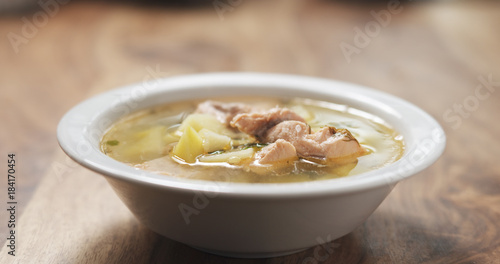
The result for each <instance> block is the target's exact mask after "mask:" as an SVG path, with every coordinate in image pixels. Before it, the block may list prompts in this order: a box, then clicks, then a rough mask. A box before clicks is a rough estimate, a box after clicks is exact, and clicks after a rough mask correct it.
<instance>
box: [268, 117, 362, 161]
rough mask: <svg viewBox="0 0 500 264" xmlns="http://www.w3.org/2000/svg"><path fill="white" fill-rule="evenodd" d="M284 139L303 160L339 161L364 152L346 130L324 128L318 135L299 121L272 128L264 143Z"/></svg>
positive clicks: (280, 124) (286, 122)
mask: <svg viewBox="0 0 500 264" xmlns="http://www.w3.org/2000/svg"><path fill="white" fill-rule="evenodd" d="M279 139H284V140H286V141H288V142H290V143H291V144H292V145H293V146H294V147H295V150H296V151H297V154H298V156H300V157H303V158H308V157H309V158H325V159H338V158H346V157H357V156H359V155H361V154H362V153H363V152H364V150H363V148H362V147H361V146H360V145H359V143H358V141H357V140H356V139H355V138H354V137H353V136H352V135H351V133H350V132H349V131H348V130H346V129H335V128H334V127H324V128H322V129H321V130H319V131H317V132H316V133H312V134H311V133H310V128H309V126H308V125H307V124H305V123H303V122H299V121H284V122H281V123H279V124H277V125H276V126H274V127H272V128H270V129H269V130H268V131H267V132H266V134H265V137H264V142H275V141H277V140H279Z"/></svg>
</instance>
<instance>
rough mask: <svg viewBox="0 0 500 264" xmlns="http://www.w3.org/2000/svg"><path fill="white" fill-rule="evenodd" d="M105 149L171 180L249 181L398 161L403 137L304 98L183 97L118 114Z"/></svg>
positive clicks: (348, 171)
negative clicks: (185, 98)
mask: <svg viewBox="0 0 500 264" xmlns="http://www.w3.org/2000/svg"><path fill="white" fill-rule="evenodd" d="M101 148H102V151H103V152H104V153H105V154H106V155H108V156H110V157H112V158H114V159H116V160H118V161H121V162H125V163H127V164H129V165H131V166H134V167H136V168H139V169H143V170H147V171H152V172H155V173H159V174H165V175H170V176H175V177H182V178H191V179H201V180H211V181H230V182H248V183H273V182H299V181H311V180H321V179H329V178H336V177H343V176H348V175H354V174H359V173H363V172H366V171H369V170H374V169H377V168H381V167H383V166H386V165H387V164H390V163H392V162H394V161H396V160H398V159H399V158H400V157H401V155H402V153H403V150H404V145H403V139H402V137H401V135H399V134H397V133H396V132H395V131H394V130H392V129H391V128H390V127H389V126H388V125H387V124H385V123H384V122H383V121H382V120H381V119H380V118H378V117H376V116H373V115H370V114H368V113H366V112H362V111H360V110H357V109H353V108H350V107H347V106H344V105H337V104H333V103H328V102H323V101H315V100H309V99H291V100H278V99H270V98H257V97H256V98H251V97H250V98H244V99H241V98H226V99H219V100H217V101H212V100H208V101H188V102H179V103H173V104H169V105H165V106H161V107H155V108H152V109H149V110H143V111H140V112H137V113H135V114H133V115H130V116H128V117H125V118H123V119H122V120H120V121H118V122H117V123H116V124H114V125H113V126H112V127H111V128H110V129H109V131H107V133H106V134H105V135H104V137H103V139H102V142H101Z"/></svg>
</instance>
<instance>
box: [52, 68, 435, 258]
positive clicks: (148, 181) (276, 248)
mask: <svg viewBox="0 0 500 264" xmlns="http://www.w3.org/2000/svg"><path fill="white" fill-rule="evenodd" d="M227 95H238V96H240V95H242V96H244V95H267V96H283V97H284V96H288V97H290V96H293V97H306V98H311V99H319V100H324V101H331V102H335V103H339V104H346V105H349V106H352V107H355V108H358V109H360V110H364V111H366V112H369V113H372V114H375V115H377V116H379V117H381V118H382V119H384V120H385V121H387V122H388V123H389V124H391V125H392V126H393V127H394V128H395V129H396V130H397V131H398V132H400V133H401V134H402V135H403V136H404V139H405V144H406V150H405V153H404V155H403V157H402V158H401V159H400V160H399V161H397V162H395V163H393V164H391V165H389V166H387V167H384V168H381V169H377V170H374V171H370V172H367V173H363V174H359V175H354V176H349V177H344V178H338V179H331V180H323V181H313V182H305V183H279V184H243V183H220V182H219V183H217V182H208V181H199V180H189V179H179V178H173V177H168V176H163V175H156V174H153V173H149V172H145V171H141V170H137V169H134V168H132V167H130V166H127V165H125V164H123V163H120V162H118V161H115V160H113V159H111V158H110V157H108V156H106V155H104V154H103V153H102V152H101V151H100V150H99V141H100V139H101V137H102V135H103V133H104V132H105V131H106V129H107V128H108V127H109V126H110V125H111V124H112V123H113V122H114V121H116V120H117V119H118V118H120V117H122V116H124V115H126V114H128V113H130V112H133V111H136V110H139V109H142V108H147V107H150V106H154V105H158V104H166V103H169V102H175V101H179V100H186V99H199V98H208V97H211V98H217V97H219V96H227ZM57 134H58V140H59V144H60V145H61V147H62V149H63V150H64V151H65V152H66V153H67V154H68V155H69V156H70V157H71V158H72V159H74V160H75V161H77V162H78V163H80V164H81V165H83V166H85V167H87V168H89V169H91V170H93V171H95V172H98V173H100V174H102V175H104V176H105V177H106V179H107V181H108V182H109V184H110V185H111V186H112V187H113V189H114V190H115V192H116V193H117V194H118V196H119V197H120V198H121V200H122V201H123V202H124V203H125V204H126V205H127V207H128V208H129V209H130V211H132V213H133V214H134V215H135V216H136V217H137V219H138V220H139V221H140V222H141V223H143V224H144V225H146V226H147V227H149V228H150V229H151V230H153V231H155V232H157V233H159V234H161V235H164V236H166V237H168V238H170V239H173V240H176V241H179V242H181V243H185V244H187V245H190V246H192V247H196V248H198V249H201V250H204V251H208V252H212V253H215V254H220V255H226V256H233V257H270V256H279V255H285V254H290V253H293V252H296V251H300V250H303V249H306V248H309V247H312V246H315V245H318V243H319V242H320V241H323V242H329V241H331V240H333V239H336V238H339V237H341V236H343V235H345V234H347V233H349V232H351V231H352V230H353V229H354V228H356V227H357V226H359V225H360V224H361V223H363V222H364V221H365V220H366V218H367V217H368V216H369V215H370V214H371V213H372V212H373V211H374V210H375V209H376V208H377V207H378V206H379V204H380V203H381V202H382V201H383V200H384V198H385V197H386V196H387V195H388V194H389V192H390V191H391V189H392V188H393V187H394V185H395V184H396V183H397V182H398V181H400V180H402V179H405V178H407V177H409V176H411V175H413V174H415V173H417V172H419V171H421V170H423V169H424V168H426V167H428V166H429V165H431V164H432V163H433V162H434V161H435V160H436V159H437V158H438V157H439V156H440V155H441V153H442V152H443V149H444V147H445V135H444V132H443V130H442V128H441V127H440V126H439V124H438V123H437V122H436V121H435V120H434V119H433V118H432V117H431V116H429V115H428V114H426V113H425V112H424V111H422V110H421V109H419V108H417V107H416V106H414V105H412V104H410V103H408V102H406V101H404V100H402V99H399V98H397V97H394V96H391V95H388V94H385V93H382V92H379V91H375V90H372V89H369V88H364V87H361V86H358V85H354V84H349V83H343V82H336V81H331V80H325V79H318V78H310V77H300V76H293V75H279V74H260V73H215V74H200V75H188V76H181V77H173V78H167V79H162V80H157V81H153V82H149V83H142V84H135V85H131V86H127V87H124V88H121V89H116V90H112V91H109V92H106V93H103V94H100V95H98V96H95V97H93V98H90V99H88V100H86V101H84V102H82V103H80V104H79V105H77V106H76V107H74V108H73V109H71V110H70V111H69V112H68V113H67V114H66V115H65V116H64V117H63V118H62V120H61V122H60V123H59V127H58V130H57ZM89 180H92V179H89Z"/></svg>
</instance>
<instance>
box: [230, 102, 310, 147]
mask: <svg viewBox="0 0 500 264" xmlns="http://www.w3.org/2000/svg"><path fill="white" fill-rule="evenodd" d="M287 120H297V121H301V122H305V120H304V119H303V118H302V117H301V116H299V115H298V114H296V113H295V112H293V111H292V110H290V109H288V108H279V107H275V108H272V109H271V110H269V111H267V112H263V113H244V114H238V115H236V116H235V117H234V118H233V120H232V121H231V126H233V127H236V128H238V130H240V131H241V132H244V133H247V134H249V135H252V136H254V137H255V138H257V139H258V140H262V139H263V136H264V134H265V133H266V132H267V130H268V129H270V128H272V127H274V126H275V125H277V124H279V123H281V122H283V121H287Z"/></svg>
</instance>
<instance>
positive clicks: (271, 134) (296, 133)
mask: <svg viewBox="0 0 500 264" xmlns="http://www.w3.org/2000/svg"><path fill="white" fill-rule="evenodd" d="M310 133H311V128H310V127H309V126H308V125H307V124H306V123H304V122H301V121H283V122H281V123H279V124H277V125H275V126H273V127H271V128H270V129H268V130H267V131H266V133H265V135H264V137H263V141H264V142H266V143H267V142H271V143H272V142H275V141H277V140H278V139H280V138H281V139H284V140H286V141H288V142H295V141H297V140H299V139H301V138H303V137H305V136H306V135H309V134H310Z"/></svg>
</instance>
